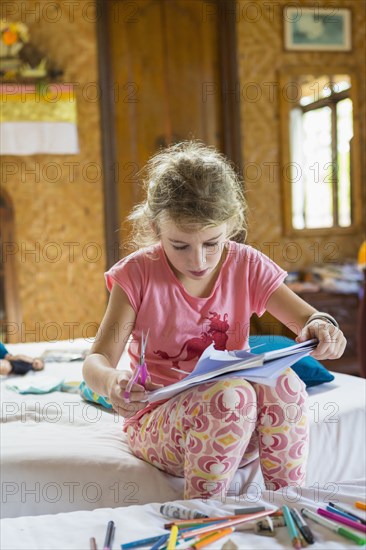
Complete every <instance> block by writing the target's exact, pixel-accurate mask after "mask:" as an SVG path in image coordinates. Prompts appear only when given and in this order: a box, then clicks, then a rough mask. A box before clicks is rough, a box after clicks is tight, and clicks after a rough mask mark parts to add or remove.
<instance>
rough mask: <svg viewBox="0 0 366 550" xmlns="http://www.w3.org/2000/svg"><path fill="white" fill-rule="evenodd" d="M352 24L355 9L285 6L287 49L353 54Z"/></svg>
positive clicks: (284, 22)
mask: <svg viewBox="0 0 366 550" xmlns="http://www.w3.org/2000/svg"><path fill="white" fill-rule="evenodd" d="M351 22H352V18H351V10H350V9H347V8H338V7H327V8H326V7H324V8H320V7H319V6H314V7H306V8H305V7H302V6H298V7H294V6H285V7H284V9H283V31H284V49H285V50H287V51H333V52H349V51H351V49H352V32H351Z"/></svg>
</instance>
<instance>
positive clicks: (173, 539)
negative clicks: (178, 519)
mask: <svg viewBox="0 0 366 550" xmlns="http://www.w3.org/2000/svg"><path fill="white" fill-rule="evenodd" d="M177 537H178V527H177V526H176V525H173V526H172V528H171V530H170V536H169V540H168V544H167V550H174V548H175V545H176V543H177Z"/></svg>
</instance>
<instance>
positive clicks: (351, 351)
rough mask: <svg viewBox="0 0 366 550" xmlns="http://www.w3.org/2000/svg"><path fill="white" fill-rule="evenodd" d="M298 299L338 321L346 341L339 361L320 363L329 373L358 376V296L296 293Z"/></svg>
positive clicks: (324, 292)
mask: <svg viewBox="0 0 366 550" xmlns="http://www.w3.org/2000/svg"><path fill="white" fill-rule="evenodd" d="M297 294H298V296H300V298H302V299H303V300H305V302H307V303H308V304H310V305H311V306H313V307H315V308H316V309H317V310H319V311H326V312H327V313H330V315H333V317H334V318H335V319H336V320H337V321H338V323H339V327H340V328H341V330H342V331H343V334H344V335H345V337H346V339H347V346H346V349H345V352H344V354H343V356H342V357H341V358H340V359H335V360H331V361H322V364H323V365H324V366H325V367H326V368H327V369H328V370H331V371H334V372H344V373H345V374H356V375H358V374H360V367H359V363H358V355H357V337H358V316H359V307H360V300H359V297H358V294H356V293H354V294H340V293H335V292H326V291H320V292H298V293H297Z"/></svg>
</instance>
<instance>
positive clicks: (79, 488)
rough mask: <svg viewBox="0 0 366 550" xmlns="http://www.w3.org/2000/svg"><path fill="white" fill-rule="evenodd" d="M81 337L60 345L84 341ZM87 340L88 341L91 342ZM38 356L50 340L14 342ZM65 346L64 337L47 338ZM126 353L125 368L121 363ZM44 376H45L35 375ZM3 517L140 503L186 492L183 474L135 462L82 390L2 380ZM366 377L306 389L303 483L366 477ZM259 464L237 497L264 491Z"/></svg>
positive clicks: (106, 415)
mask: <svg viewBox="0 0 366 550" xmlns="http://www.w3.org/2000/svg"><path fill="white" fill-rule="evenodd" d="M81 343H84V342H83V341H81V342H80V341H75V342H74V343H73V344H70V343H69V342H67V343H63V344H62V345H64V346H67V347H68V348H70V347H74V348H78V347H80V344H81ZM89 345H90V344H89ZM8 347H9V348H10V351H11V352H13V353H15V352H17V353H29V354H32V355H37V354H39V353H41V351H43V350H44V349H45V344H42V343H40V344H25V345H17V346H14V345H13V346H10V345H9V346H8ZM46 347H47V349H51V348H52V347H53V348H60V342H57V343H55V344H47V346H46ZM125 362H126V357H122V359H121V363H120V365H123V364H125ZM46 372H47V373H51V374H52V375H60V374H61V375H62V376H64V378H65V380H67V381H69V380H81V363H62V364H56V363H54V364H48V365H47V366H46ZM27 376H30V377H39V376H41V373H29V375H27ZM0 388H1V401H2V422H3V424H2V427H1V448H2V451H1V461H2V475H1V486H2V501H1V516H2V517H4V518H10V517H18V516H22V515H23V516H24V515H40V514H56V513H59V512H71V511H75V510H94V509H95V508H101V507H110V508H116V507H121V506H130V505H134V504H137V505H141V504H146V503H150V502H165V501H170V500H176V499H180V498H182V497H183V479H181V478H176V477H173V476H171V475H169V474H165V473H164V472H161V471H160V470H158V469H156V468H155V467H153V466H151V465H149V464H147V463H145V462H144V461H142V460H139V459H137V458H136V457H135V456H134V455H133V454H132V453H131V452H130V450H129V448H128V446H127V443H126V440H125V436H124V434H123V433H122V423H123V419H122V418H120V417H118V416H117V415H116V414H114V413H111V412H107V411H105V410H103V409H101V408H99V407H98V406H95V405H92V404H87V403H85V402H84V401H83V400H82V399H81V398H80V396H79V395H78V394H69V393H62V392H53V393H50V394H46V395H20V394H17V393H15V392H13V391H11V390H9V389H6V388H5V380H2V382H1V386H0ZM365 388H366V386H365V380H362V379H359V378H354V377H351V376H347V375H342V374H337V375H336V380H335V381H334V382H332V383H331V384H327V385H324V386H320V387H318V388H313V389H311V390H310V392H309V394H310V421H311V446H310V456H309V464H308V474H307V486H308V487H312V488H313V490H321V489H324V490H327V491H329V492H331V491H333V489H334V484H336V483H338V482H340V481H342V480H347V479H359V478H363V477H364V476H365V463H366V450H365V431H366V430H365V399H366V389H365ZM262 488H263V480H262V476H261V473H260V469H259V465H258V461H256V462H253V463H252V464H250V465H249V466H247V467H246V468H243V469H241V470H238V472H237V473H236V475H235V478H234V480H233V483H232V486H231V494H232V495H235V494H241V495H244V496H245V494H247V492H248V490H250V491H252V492H253V491H254V492H256V491H260V490H261V489H262Z"/></svg>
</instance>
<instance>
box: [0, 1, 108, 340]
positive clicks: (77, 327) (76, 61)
mask: <svg viewBox="0 0 366 550" xmlns="http://www.w3.org/2000/svg"><path fill="white" fill-rule="evenodd" d="M46 4H47V10H46V9H44V7H45V5H46ZM71 4H72V5H73V8H72V9H71V7H70V6H71ZM1 10H2V11H1V16H2V17H3V16H6V15H8V14H10V13H11V19H12V20H14V21H18V20H22V21H24V22H25V23H26V24H27V25H29V29H30V36H31V38H32V41H33V42H34V43H35V44H36V45H37V46H38V47H39V49H40V50H41V51H43V52H45V53H47V55H48V56H49V58H50V59H51V60H53V61H55V62H57V63H58V64H59V66H60V67H62V68H63V69H64V72H65V74H64V77H63V78H64V81H65V82H74V83H75V86H76V90H77V94H76V95H77V114H78V133H79V142H80V154H79V155H58V156H56V155H33V156H28V157H22V156H19V157H18V156H3V157H1V161H2V185H3V186H4V189H5V190H6V192H7V194H8V196H9V197H10V199H11V200H12V203H13V207H14V212H15V234H16V242H17V245H18V252H17V253H16V255H15V261H16V267H17V276H18V282H19V295H20V307H21V312H22V323H21V324H20V326H18V327H17V335H16V336H17V338H18V339H21V340H23V341H34V340H45V339H48V340H50V339H54V338H55V337H57V338H63V339H68V338H69V337H70V336H73V335H74V337H81V336H88V337H90V336H91V335H93V334H95V323H97V322H100V319H101V317H102V314H103V311H104V306H105V298H106V292H105V285H104V279H103V271H104V266H105V252H104V224H103V171H102V166H101V154H100V118H99V103H98V101H99V100H98V97H97V94H98V86H99V84H98V74H97V45H96V34H95V21H96V13H95V9H94V6H93V3H92V2H89V1H87V0H81V1H79V2H74V3H70V2H67V1H64V0H59V1H58V2H57V3H56V2H45V3H43V2H39V1H35V0H27V2H22V1H20V0H13V1H8V2H4V3H3V4H2V7H1ZM52 163H53V164H54V165H55V166H56V168H54V169H52ZM92 163H95V166H93V164H92ZM4 170H6V172H4ZM65 243H66V244H65ZM67 243H75V244H74V245H71V244H67ZM93 243H94V244H93ZM72 249H73V250H74V253H73V252H72ZM32 251H33V253H32ZM58 256H59V257H58ZM54 258H56V261H53V260H54ZM72 323H74V325H72ZM89 323H92V324H89ZM72 327H73V328H72Z"/></svg>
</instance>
